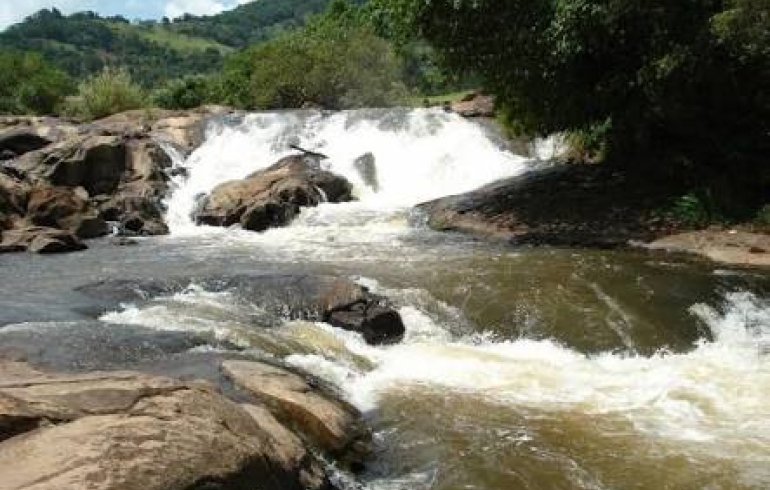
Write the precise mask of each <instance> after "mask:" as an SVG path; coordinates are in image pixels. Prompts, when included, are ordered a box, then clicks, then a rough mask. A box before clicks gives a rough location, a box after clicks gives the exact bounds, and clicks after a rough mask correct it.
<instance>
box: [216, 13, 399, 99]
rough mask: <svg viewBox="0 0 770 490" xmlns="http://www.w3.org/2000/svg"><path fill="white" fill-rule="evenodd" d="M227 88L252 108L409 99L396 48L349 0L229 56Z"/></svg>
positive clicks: (224, 86)
mask: <svg viewBox="0 0 770 490" xmlns="http://www.w3.org/2000/svg"><path fill="white" fill-rule="evenodd" d="M223 88H224V93H225V94H227V96H226V97H227V98H226V102H228V103H229V104H231V105H235V106H238V107H244V108H248V109H256V108H263V109H265V108H266V109H273V108H287V107H289V108H290V107H303V106H321V107H324V108H329V109H340V108H349V107H364V106H369V107H377V106H379V107H382V106H391V105H395V104H398V103H402V102H403V101H404V100H405V98H406V87H405V86H404V85H403V83H402V71H401V63H400V61H399V59H398V57H397V55H396V53H395V51H394V50H393V48H392V46H391V45H390V44H389V43H388V42H387V41H386V40H384V39H382V38H380V37H378V36H377V35H376V34H375V33H374V32H373V30H372V29H371V28H369V27H368V26H367V25H366V23H365V22H364V21H362V19H361V17H360V15H359V12H358V11H357V10H356V9H355V8H353V7H352V6H351V5H350V4H348V3H346V2H344V1H338V2H333V3H332V5H331V6H330V8H329V10H328V11H327V12H326V13H325V14H324V15H321V16H318V17H315V18H314V19H313V20H312V21H311V22H310V23H309V24H308V26H307V27H305V28H303V29H298V30H294V31H291V32H287V33H284V34H282V35H279V36H278V37H276V38H275V39H273V40H271V41H268V42H265V43H262V44H257V45H255V46H254V47H252V48H250V49H247V50H245V51H243V52H241V53H239V54H237V55H235V56H233V57H232V58H230V59H229V60H228V62H227V64H226V67H225V71H224V80H223Z"/></svg>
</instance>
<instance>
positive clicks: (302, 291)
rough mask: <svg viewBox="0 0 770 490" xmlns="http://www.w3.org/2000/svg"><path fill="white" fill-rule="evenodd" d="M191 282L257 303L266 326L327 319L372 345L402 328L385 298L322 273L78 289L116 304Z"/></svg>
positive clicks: (397, 335)
mask: <svg viewBox="0 0 770 490" xmlns="http://www.w3.org/2000/svg"><path fill="white" fill-rule="evenodd" d="M191 283H195V284H197V285H199V286H201V287H202V288H204V289H205V290H207V291H211V292H225V291H226V292H229V293H232V294H233V295H234V296H236V297H238V298H240V299H242V300H244V301H248V302H249V303H251V304H254V305H257V306H259V308H260V311H263V312H264V313H265V315H266V316H265V318H263V319H261V320H262V322H263V323H264V324H265V325H266V326H280V325H282V324H283V323H284V322H285V321H286V320H306V321H318V322H329V323H332V322H333V324H336V326H338V327H340V328H345V329H348V330H353V331H357V332H359V333H361V334H362V335H363V336H364V338H365V340H367V342H369V343H373V344H389V343H396V342H399V341H400V340H401V339H402V338H403V336H404V333H405V331H406V328H405V327H404V324H403V321H402V319H401V316H400V315H399V314H398V312H397V310H396V309H395V307H394V306H393V305H392V304H390V302H389V301H388V300H387V298H385V297H383V296H379V295H376V294H373V293H372V292H370V291H369V290H368V289H367V288H365V287H363V286H361V285H359V284H356V283H355V282H353V281H351V280H350V279H347V278H342V277H335V276H324V275H293V274H263V275H252V276H249V275H241V276H232V277H212V278H205V277H203V278H201V277H199V278H194V279H193V278H190V277H180V278H176V279H170V280H166V281H162V282H161V281H141V280H123V281H103V282H98V283H94V284H89V285H85V286H82V287H80V288H78V291H80V292H82V293H84V294H87V295H88V296H90V297H94V298H98V299H100V300H102V301H105V302H106V307H117V306H118V305H119V304H120V303H127V302H138V301H147V300H149V299H152V298H154V297H157V296H166V295H170V294H174V293H177V292H180V291H183V290H184V289H185V288H187V287H188V286H189V285H190V284H191Z"/></svg>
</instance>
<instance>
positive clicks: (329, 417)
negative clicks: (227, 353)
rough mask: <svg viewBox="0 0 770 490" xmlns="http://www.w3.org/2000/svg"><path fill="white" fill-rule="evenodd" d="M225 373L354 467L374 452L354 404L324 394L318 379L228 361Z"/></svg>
mask: <svg viewBox="0 0 770 490" xmlns="http://www.w3.org/2000/svg"><path fill="white" fill-rule="evenodd" d="M222 372H223V373H224V374H225V375H226V376H227V377H228V378H230V379H231V380H232V381H233V382H234V383H235V384H236V385H238V386H239V387H241V388H242V389H244V390H246V391H247V392H249V393H250V394H252V395H253V396H255V397H256V398H257V399H258V400H260V401H262V402H263V403H265V404H266V405H267V406H268V407H269V408H270V410H271V411H272V413H273V414H274V415H275V416H276V418H277V419H278V420H281V421H283V422H284V423H286V424H287V425H289V426H291V427H294V428H295V430H296V431H297V432H299V433H301V434H304V435H305V436H307V437H308V438H309V439H310V440H311V441H312V442H313V443H314V444H315V445H316V446H317V447H319V448H320V449H321V450H323V451H324V452H325V453H326V454H328V455H330V456H331V457H333V458H335V459H336V460H337V461H340V462H342V463H344V464H346V465H348V466H349V467H351V468H352V469H354V470H358V469H361V468H362V467H363V463H364V460H365V459H366V458H367V457H368V455H369V453H370V451H371V437H372V435H371V432H370V431H369V430H368V429H367V428H366V426H365V425H364V424H363V423H362V419H361V413H360V412H359V411H358V410H357V409H356V408H355V407H353V406H352V405H350V404H349V403H346V402H344V401H341V400H340V399H338V398H336V397H333V396H330V395H329V394H326V393H324V392H323V391H322V390H321V389H319V388H318V385H317V383H311V381H310V380H308V379H306V378H304V377H303V376H300V375H299V374H296V373H292V372H290V371H287V370H286V369H283V368H280V367H276V366H270V365H267V364H264V363H256V362H249V361H225V362H224V363H222Z"/></svg>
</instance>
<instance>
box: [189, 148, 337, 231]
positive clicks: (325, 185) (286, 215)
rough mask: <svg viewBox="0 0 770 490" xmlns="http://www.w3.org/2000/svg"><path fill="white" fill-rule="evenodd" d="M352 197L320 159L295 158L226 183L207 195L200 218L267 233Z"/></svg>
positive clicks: (215, 223) (204, 221)
mask: <svg viewBox="0 0 770 490" xmlns="http://www.w3.org/2000/svg"><path fill="white" fill-rule="evenodd" d="M351 199H352V186H351V185H350V183H349V182H348V181H347V180H346V179H345V178H344V177H340V176H337V175H335V174H333V173H331V172H327V171H324V170H321V169H320V167H319V166H318V164H317V162H316V160H315V159H313V158H311V157H307V156H301V155H295V156H290V157H286V158H284V159H283V160H281V161H279V162H278V163H276V164H275V165H273V166H271V167H268V168H267V169H265V170H260V171H259V172H255V173H253V174H251V175H250V176H248V177H246V178H245V179H243V180H237V181H233V182H227V183H224V184H222V185H220V186H218V187H216V188H215V189H214V190H213V191H212V192H211V194H210V195H209V196H208V197H206V198H205V199H204V200H203V201H202V203H201V206H200V208H199V209H198V211H197V212H196V215H195V220H196V222H197V223H199V224H205V225H210V226H232V225H236V224H239V225H240V226H241V227H243V228H244V229H246V230H251V231H265V230H267V229H269V228H273V227H279V226H285V225H287V224H289V223H290V222H291V221H292V220H293V219H294V218H295V217H296V216H297V215H298V214H299V213H300V210H301V209H302V208H303V207H313V206H318V205H319V204H321V203H322V202H333V203H339V202H346V201H350V200H351Z"/></svg>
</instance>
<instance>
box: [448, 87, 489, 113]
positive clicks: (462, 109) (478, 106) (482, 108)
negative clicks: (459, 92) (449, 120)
mask: <svg viewBox="0 0 770 490" xmlns="http://www.w3.org/2000/svg"><path fill="white" fill-rule="evenodd" d="M450 107H451V110H452V112H455V113H457V114H459V115H460V116H463V117H469V118H473V117H495V98H494V97H493V96H491V95H485V94H482V93H479V92H472V93H470V94H468V95H466V96H465V97H463V98H462V99H461V100H459V101H457V102H453V103H452V104H451V106H450Z"/></svg>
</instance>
